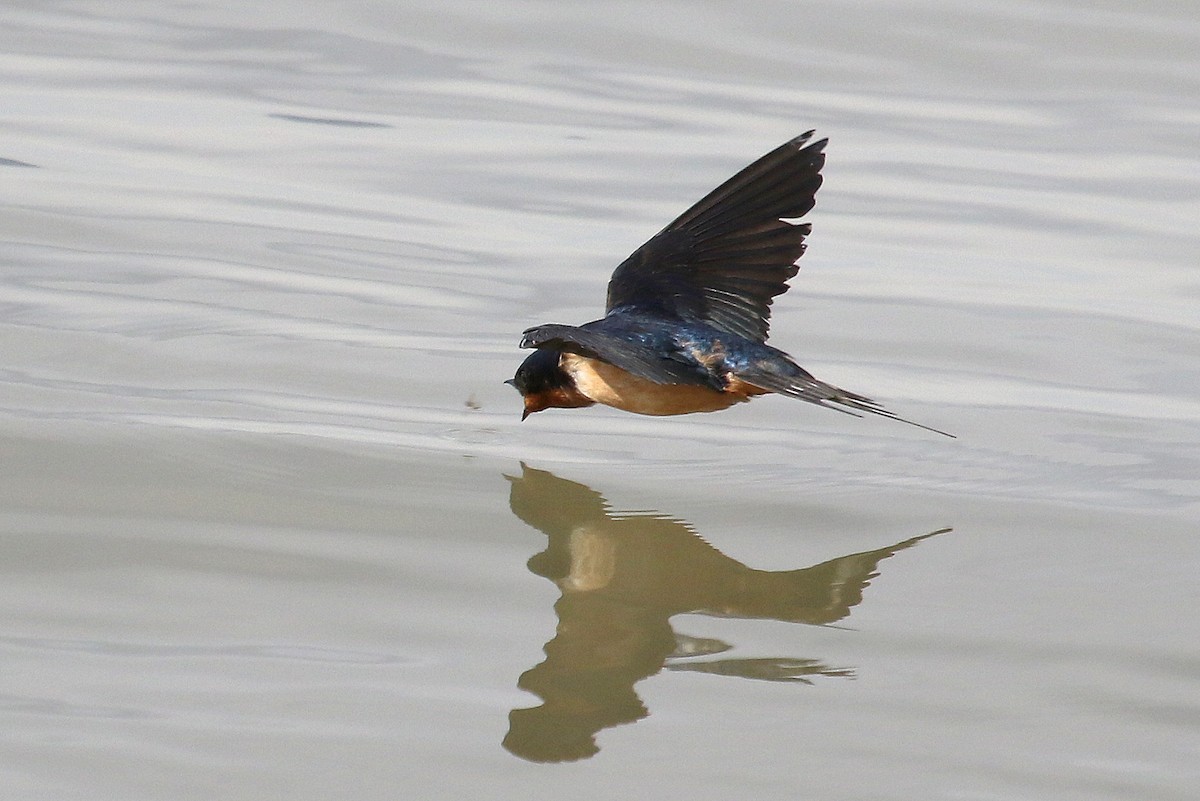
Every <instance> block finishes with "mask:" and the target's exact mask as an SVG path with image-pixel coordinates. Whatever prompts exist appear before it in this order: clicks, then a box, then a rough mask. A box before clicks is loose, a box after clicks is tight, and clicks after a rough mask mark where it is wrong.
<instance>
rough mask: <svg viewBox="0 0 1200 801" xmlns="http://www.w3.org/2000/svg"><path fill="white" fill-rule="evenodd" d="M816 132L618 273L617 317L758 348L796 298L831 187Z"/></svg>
mask: <svg viewBox="0 0 1200 801" xmlns="http://www.w3.org/2000/svg"><path fill="white" fill-rule="evenodd" d="M812 134H813V132H812V131H809V132H807V133H805V134H802V135H801V136H798V137H796V138H795V139H793V140H792V141H790V142H788V143H786V144H784V145H783V146H781V147H779V148H777V149H775V150H773V151H771V152H770V153H768V154H767V155H765V156H763V157H762V158H760V159H759V160H758V161H756V162H754V163H753V164H751V165H750V166H749V167H746V168H745V169H744V170H742V171H741V172H739V173H738V174H737V175H735V176H733V177H732V178H730V179H729V180H728V181H726V182H725V183H723V184H721V185H720V186H719V187H717V188H716V189H714V190H713V191H712V192H711V193H710V194H709V195H708V196H707V197H705V198H704V199H703V200H701V201H700V202H699V203H697V204H696V205H694V206H692V207H691V208H690V209H688V210H687V211H685V212H684V213H683V214H682V215H681V216H680V217H679V219H677V220H675V222H673V223H671V224H670V225H668V226H667V227H666V228H664V229H663V230H662V231H660V232H659V233H658V234H657V235H655V236H654V238H652V239H651V240H650V241H649V242H647V243H646V244H644V245H642V246H641V247H640V248H638V249H637V250H635V251H634V252H633V254H632V255H631V256H630V257H629V258H628V259H626V260H625V261H624V262H622V263H621V265H620V266H619V267H617V269H616V272H614V273H613V276H612V280H611V281H609V284H608V306H607V311H608V312H610V313H611V312H613V311H626V310H630V311H640V312H648V313H651V314H657V315H662V316H667V317H675V318H678V319H681V320H691V321H697V322H705V323H708V324H710V325H712V326H714V327H716V328H719V329H721V330H723V331H726V332H729V333H732V334H737V335H738V336H742V337H745V338H747V339H751V340H754V341H757V342H762V341H764V340H765V339H766V338H767V330H768V328H769V324H768V322H767V320H768V318H769V317H770V315H771V301H772V299H773V298H774V297H775V296H776V295H780V294H783V293H784V292H786V291H787V289H788V286H787V282H788V281H789V280H790V279H791V278H792V277H793V276H794V275H795V274H796V272H797V270H798V268H797V267H796V260H797V259H798V258H800V255H801V254H802V253H804V238H805V237H806V236H808V233H809V231H810V230H811V227H810V226H809V225H808V224H796V223H788V222H784V221H783V220H784V219H795V218H798V217H803V216H804V215H805V214H807V213H808V211H809V210H810V209H811V208H812V207H813V204H814V203H815V202H816V201H815V195H816V192H817V189H819V188H820V186H821V167H823V166H824V164H825V154H824V152H822V151H823V149H824V147H825V144H826V143H827V142H828V140H827V139H821V140H819V141H816V142H812V143H811V144H809V139H811V138H812Z"/></svg>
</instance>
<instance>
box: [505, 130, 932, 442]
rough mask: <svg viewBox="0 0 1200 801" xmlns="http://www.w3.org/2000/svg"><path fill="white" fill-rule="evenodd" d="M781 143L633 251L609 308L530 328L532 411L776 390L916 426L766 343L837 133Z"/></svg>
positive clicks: (638, 409)
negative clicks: (577, 320) (571, 321)
mask: <svg viewBox="0 0 1200 801" xmlns="http://www.w3.org/2000/svg"><path fill="white" fill-rule="evenodd" d="M813 133H814V132H813V131H808V132H807V133H804V134H801V135H800V136H798V137H796V138H795V139H792V140H791V141H789V142H786V143H785V144H783V145H781V146H780V147H778V148H776V149H775V150H772V151H771V152H770V153H768V154H766V155H765V156H763V157H762V158H760V159H759V160H758V161H755V162H754V163H753V164H751V165H750V166H748V167H746V168H745V169H744V170H742V171H741V172H739V173H738V174H737V175H735V176H733V177H732V178H730V179H729V180H728V181H726V182H725V183H723V184H721V185H720V186H719V187H717V188H716V189H714V190H713V191H712V192H711V193H709V195H708V196H707V197H705V198H704V199H703V200H701V201H700V202H699V203H697V204H696V205H694V206H692V207H691V208H690V209H688V210H687V211H685V212H684V213H683V214H682V215H680V216H679V218H678V219H676V220H675V221H674V222H672V223H671V224H670V225H668V226H667V227H666V228H664V229H663V230H662V231H660V232H658V233H657V234H655V235H654V237H653V238H651V239H650V241H648V242H647V243H646V244H644V245H642V246H641V247H640V248H638V249H637V250H635V251H634V252H633V254H632V255H630V256H629V258H627V259H626V260H625V261H624V262H622V263H621V264H620V266H618V267H617V269H616V271H615V272H614V273H613V275H612V279H611V280H610V281H609V283H608V302H607V304H606V306H605V313H604V317H602V318H600V319H599V320H593V321H592V322H590V323H584V324H583V325H580V326H573V325H560V324H553V323H552V324H547V325H539V326H535V327H534V328H530V329H528V330H526V331H525V332H524V335H523V336H522V338H521V347H522V348H534V349H535V350H534V352H533V353H531V354H530V355H529V357H528V358H526V359H525V361H524V362H523V363H522V364H521V366H520V367H519V368H518V369H517V372H516V375H515V376H514V377H513V378H511V379H509V380H508V381H507V382H505V383H508V384H511V385H512V386H514V387H516V389H517V391H519V392H520V393H521V395H522V397H523V398H524V404H525V409H524V412H523V414H522V415H521V419H522V420H524V419H525V418H527V417H528V416H529V415H531V414H533V413H534V412H540V411H542V410H544V409H549V408H567V409H571V408H578V407H583V406H591V405H593V404H596V403H600V404H604V405H605V406H612V407H614V408H616V409H622V410H624V411H627V412H635V413H637V414H648V415H674V414H690V413H692V412H715V411H718V410H721V409H726V408H728V407H730V406H732V405H734V404H735V403H741V402H743V401H748V400H750V399H751V398H753V397H756V396H758V395H766V394H768V393H772V392H773V393H777V394H779V395H786V396H787V397H789V398H797V399H799V400H803V401H808V402H809V403H815V404H817V405H818V406H825V407H827V408H832V409H836V410H838V411H843V412H846V413H848V414H852V415H855V416H862V415H861V413H862V412H867V413H870V414H875V415H880V416H882V417H887V418H889V419H892V420H898V421H900V422H902V423H908V424H910V425H914V426H917V427H918V428H924V429H927V430H929V431H934V432H936V433H938V434H945V435H946V436H952V435H950V434H946V432H944V431H938V430H937V429H934V428H929V427H928V426H924V425H921V424H920V423H914V422H912V421H911V420H905V419H904V418H902V417H900V416H898V415H896V414H895V413H893V412H891V411H888V410H887V409H885V408H883V406H881V405H880V404H879V403H877V402H875V401H873V400H871V399H870V398H868V397H865V396H863V395H859V394H857V393H854V392H850V391H848V390H844V389H840V388H838V387H835V386H833V385H832V384H827V383H825V382H824V381H820V380H818V379H817V378H814V377H813V376H812V374H810V373H809V372H808V371H807V370H805V369H804V368H803V367H801V366H800V365H798V364H796V362H795V361H793V360H792V358H791V357H790V356H788V355H787V354H786V353H784V352H783V351H781V350H779V349H778V348H774V347H772V346H770V345H768V344H766V339H767V332H768V329H769V322H768V320H769V318H770V316H771V303H772V301H773V300H774V299H775V297H776V296H778V295H782V294H783V293H784V292H787V290H788V281H789V280H791V279H792V278H793V277H794V276H795V275H796V273H797V272H798V271H799V268H798V267H797V266H796V261H797V260H798V259H799V258H800V256H801V255H802V254H803V253H804V249H805V247H806V246H805V242H804V240H805V238H806V237H807V236H808V235H809V233H810V232H811V230H812V226H811V225H810V224H809V223H798V222H793V221H794V220H797V219H799V218H801V217H803V216H804V215H806V214H808V212H809V211H810V210H811V209H812V208H813V205H814V204H815V203H816V199H815V198H816V194H817V190H818V189H819V188H820V187H821V180H822V179H821V168H822V167H823V166H824V165H825V152H824V150H825V145H826V144H827V143H828V141H829V140H828V139H819V140H817V141H815V142H814V141H811V140H812V136H813Z"/></svg>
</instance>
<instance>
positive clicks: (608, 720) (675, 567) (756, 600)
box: [504, 464, 949, 762]
mask: <svg viewBox="0 0 1200 801" xmlns="http://www.w3.org/2000/svg"><path fill="white" fill-rule="evenodd" d="M521 467H522V474H521V475H520V476H519V477H515V476H506V478H508V480H509V481H510V482H511V492H510V496H509V505H510V506H511V508H512V511H513V514H515V515H516V516H517V517H519V518H521V520H523V521H525V522H526V523H528V524H529V525H530V526H533V527H534V528H536V529H538V530H539V531H541V532H542V533H543V534H545V535H546V536H547V537H548V538H549V544H548V546H547V547H546V550H544V551H542V552H541V553H539V554H537V555H536V556H534V557H533V558H531V559H530V560H529V569H530V570H531V571H532V572H534V573H536V574H537V575H539V576H544V577H545V578H548V579H550V580H551V581H553V582H554V583H555V585H557V586H558V588H559V590H560V591H561V592H562V596H561V597H560V598H559V599H558V602H557V603H555V605H554V611H555V612H556V613H557V615H558V628H557V630H556V631H555V634H554V638H553V639H552V640H550V642H548V643H546V646H545V652H546V659H545V660H544V661H543V662H542V663H541V664H539V665H537V666H536V667H533V668H531V669H530V670H528V671H526V672H525V673H524V674H523V675H522V676H521V678H520V681H519V682H518V686H519V687H520V688H521V689H524V690H528V691H529V692H531V693H533V694H534V695H537V696H538V697H539V698H541V699H542V704H541V705H540V706H536V707H532V708H528V709H515V710H513V711H512V713H511V714H510V715H509V730H508V734H507V735H506V736H505V738H504V747H505V748H507V749H508V750H509V751H511V752H512V753H514V754H516V755H517V756H519V757H522V758H523V759H528V760H532V761H536V762H565V761H570V760H577V759H584V758H587V757H590V756H592V755H593V754H595V753H597V752H598V751H599V747H598V746H597V745H596V739H595V738H596V734H597V733H598V732H600V731H601V730H602V729H606V728H609V727H611V726H617V725H620V724H622V723H632V722H634V721H636V720H639V719H641V718H643V717H646V715H647V714H649V713H648V711H647V709H646V707H645V706H644V705H643V704H642V701H641V699H640V698H639V697H638V695H637V693H636V692H634V689H633V686H634V684H635V683H636V682H638V681H640V680H642V679H644V678H646V677H648V676H652V675H654V674H655V673H658V672H659V671H660V670H663V669H664V668H666V669H667V670H687V671H699V672H705V673H713V674H719V675H723V676H740V677H742V678H751V679H763V680H768V681H790V682H805V683H808V682H810V677H813V676H827V677H851V676H853V671H852V670H850V669H847V668H837V667H831V666H829V665H826V664H824V663H823V662H821V661H819V660H816V659H794V658H788V657H779V658H766V659H736V658H725V659H720V658H717V659H713V658H708V659H706V658H705V657H712V656H713V655H714V654H718V653H721V652H723V651H727V650H729V649H730V648H731V647H732V646H730V645H728V644H726V643H723V642H720V641H719V640H711V639H700V638H693V637H687V636H684V635H680V634H676V633H675V631H674V630H673V629H672V628H671V623H670V618H671V617H672V616H673V615H678V614H681V613H685V612H686V613H696V614H703V615H712V616H719V617H733V618H757V619H764V620H780V621H786V622H792V623H808V624H812V625H823V624H829V623H833V622H835V621H838V620H841V619H842V618H844V617H846V616H847V615H849V614H850V609H851V608H853V607H854V606H855V605H857V604H858V603H859V602H860V601H861V600H862V594H863V589H864V588H865V587H866V586H867V584H868V583H869V581H870V579H871V578H873V577H874V576H876V575H877V573H876V568H877V566H878V564H879V562H881V561H882V560H884V559H886V558H887V557H889V556H891V555H892V554H894V553H896V552H898V551H901V550H903V549H905V548H908V547H910V546H912V545H915V544H916V543H918V542H920V541H921V540H923V539H926V538H927V537H932V536H934V535H936V534H941V533H944V532H945V531H948V530H949V529H942V530H940V531H934V532H932V533H929V534H925V535H923V536H919V537H913V538H911V539H907V540H904V541H903V542H899V543H896V544H895V545H891V546H889V547H886V548H880V549H879V550H875V551H867V552H864V553H855V554H850V555H849V556H842V557H839V558H837V559H831V560H830V561H828V562H822V563H821V564H818V565H814V566H812V567H805V568H801V569H799V570H781V571H769V570H755V569H753V568H750V567H747V566H746V565H744V564H742V563H741V562H738V561H737V560H735V559H730V558H729V557H727V556H725V555H724V554H722V553H721V552H720V551H718V550H717V549H716V548H714V547H712V546H711V545H709V544H708V543H707V542H705V541H704V540H703V539H701V538H700V536H699V535H698V534H697V533H696V532H695V531H693V530H692V529H691V527H690V526H689V525H688V524H687V523H685V522H683V521H680V520H674V519H671V518H668V517H661V516H657V515H653V514H646V513H636V514H614V513H612V512H611V511H610V510H609V508H608V505H607V503H606V501H605V500H604V498H603V497H602V496H601V495H600V494H599V493H598V492H595V491H594V490H592V489H590V488H589V487H586V486H584V485H583V484H577V483H575V482H573V481H566V480H564V479H561V478H558V477H557V476H555V475H553V474H552V473H548V472H546V471H544V470H535V469H532V468H530V467H528V466H526V465H524V464H522V465H521Z"/></svg>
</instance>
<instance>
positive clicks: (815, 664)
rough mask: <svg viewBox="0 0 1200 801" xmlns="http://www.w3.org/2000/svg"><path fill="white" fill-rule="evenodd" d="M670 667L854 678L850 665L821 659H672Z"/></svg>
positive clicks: (775, 677) (785, 677)
mask: <svg viewBox="0 0 1200 801" xmlns="http://www.w3.org/2000/svg"><path fill="white" fill-rule="evenodd" d="M666 668H667V670H682V671H688V672H691V673H711V674H714V675H717V676H737V677H739V678H743V679H758V680H760V681H798V682H801V683H803V684H812V679H810V678H809V676H826V677H829V678H839V679H852V678H854V671H853V670H851V669H850V668H835V667H830V666H829V665H826V664H824V663H823V662H821V661H820V660H817V659H790V658H788V657H778V658H774V659H763V658H759V659H713V660H710V661H707V662H671V663H668V664H667V666H666Z"/></svg>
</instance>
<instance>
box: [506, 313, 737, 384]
mask: <svg viewBox="0 0 1200 801" xmlns="http://www.w3.org/2000/svg"><path fill="white" fill-rule="evenodd" d="M521 347H522V348H551V349H553V350H558V351H564V352H566V353H578V354H579V355H581V356H590V357H592V358H595V359H600V360H601V361H605V362H608V363H609V364H612V365H615V366H617V367H620V368H621V369H622V370H626V371H627V372H630V373H632V374H633V375H635V376H637V377H638V378H644V379H646V380H647V381H653V382H655V383H658V384H692V385H696V386H707V387H711V388H712V389H717V390H720V389H723V388H724V385H723V384H722V383H721V381H720V379H719V378H717V377H716V376H713V375H711V374H710V373H708V371H706V370H704V369H703V368H702V367H701V365H699V364H697V363H696V362H695V361H693V360H691V359H689V358H688V357H687V356H686V355H685V354H683V353H667V354H661V355H660V354H658V353H656V352H654V351H653V350H651V349H649V348H647V347H645V346H644V345H641V344H640V343H637V342H633V341H630V340H629V339H626V338H624V337H621V336H617V335H614V334H610V333H607V332H605V331H599V330H596V329H589V328H579V327H576V326H573V325H558V324H554V323H551V324H548V325H539V326H535V327H534V328H530V329H528V330H526V331H525V333H524V334H523V335H522V336H521Z"/></svg>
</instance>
